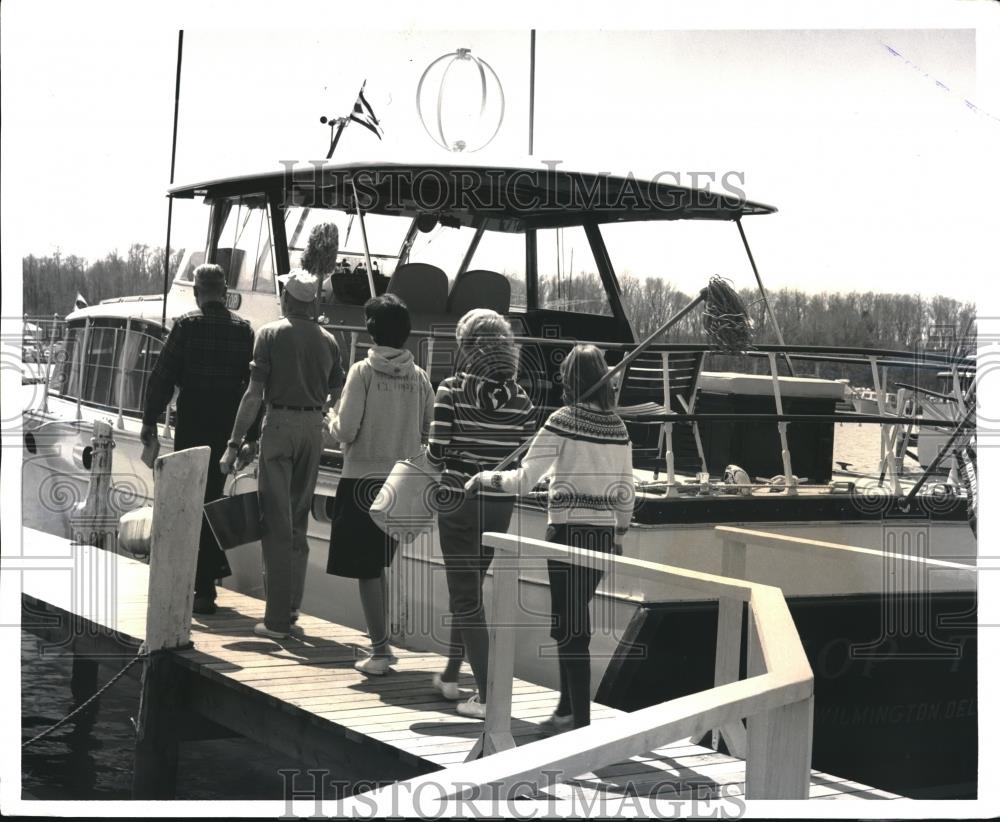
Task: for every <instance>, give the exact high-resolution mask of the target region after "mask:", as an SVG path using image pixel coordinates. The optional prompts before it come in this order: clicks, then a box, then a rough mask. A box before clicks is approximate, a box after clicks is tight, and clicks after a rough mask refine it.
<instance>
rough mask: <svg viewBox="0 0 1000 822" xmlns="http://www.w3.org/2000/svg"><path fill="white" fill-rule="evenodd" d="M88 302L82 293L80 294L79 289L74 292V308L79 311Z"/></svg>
mask: <svg viewBox="0 0 1000 822" xmlns="http://www.w3.org/2000/svg"><path fill="white" fill-rule="evenodd" d="M89 304H90V303H88V302H87V301H86V300H85V299H84V298H83V294H81V293H80V292H79V291H77V292H76V302H75V303H73V305H74V306H76V309H77V310H78V311H79V310H80V309H81V308H86V307H87V306H88V305H89Z"/></svg>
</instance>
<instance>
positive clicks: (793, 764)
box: [746, 599, 814, 799]
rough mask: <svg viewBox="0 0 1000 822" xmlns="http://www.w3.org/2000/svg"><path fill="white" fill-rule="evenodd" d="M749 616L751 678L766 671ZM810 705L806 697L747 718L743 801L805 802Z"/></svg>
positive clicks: (748, 663)
mask: <svg viewBox="0 0 1000 822" xmlns="http://www.w3.org/2000/svg"><path fill="white" fill-rule="evenodd" d="M751 602H753V600H752V599H751ZM749 614H750V618H749V621H748V625H747V676H750V677H753V676H759V675H761V674H764V673H767V667H766V665H765V662H764V653H763V649H762V648H761V638H760V634H759V632H758V629H757V625H756V620H755V618H754V615H753V608H750V609H749ZM813 701H814V698H813V696H812V695H810V696H809V697H808V698H806V699H803V700H800V701H799V702H793V703H791V704H790V705H783V706H781V707H779V708H772V709H771V710H769V711H761V712H758V713H755V714H751V715H750V716H749V717H747V757H746V762H747V770H746V797H747V799H808V798H809V777H810V773H811V766H812V734H813Z"/></svg>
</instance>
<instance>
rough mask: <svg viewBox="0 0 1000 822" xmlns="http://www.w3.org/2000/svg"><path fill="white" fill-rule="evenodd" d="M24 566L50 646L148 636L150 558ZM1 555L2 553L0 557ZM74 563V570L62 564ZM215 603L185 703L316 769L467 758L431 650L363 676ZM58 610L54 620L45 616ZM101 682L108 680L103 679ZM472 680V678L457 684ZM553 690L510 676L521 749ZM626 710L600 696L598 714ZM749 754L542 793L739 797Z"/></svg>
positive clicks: (234, 600)
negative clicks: (437, 684) (436, 679)
mask: <svg viewBox="0 0 1000 822" xmlns="http://www.w3.org/2000/svg"><path fill="white" fill-rule="evenodd" d="M24 540H25V545H24V550H23V551H22V552H21V555H20V557H18V558H15V559H18V560H22V561H21V562H13V563H11V562H7V561H5V565H7V566H8V568H9V570H20V575H21V589H22V608H23V619H24V623H23V627H24V628H25V630H28V631H31V632H32V633H35V634H37V635H39V636H42V637H43V638H46V639H48V640H49V641H67V640H68V641H71V642H72V643H73V647H74V651H75V653H77V654H84V655H90V656H97V657H101V658H102V660H103V661H104V662H105V663H107V669H106V672H107V673H108V675H110V673H112V670H111V669H112V668H114V669H115V670H117V668H118V667H119V666H120V664H121V663H122V662H123V661H125V659H126V658H127V657H128V656H129V655H131V654H134V653H135V651H136V650H137V649H138V647H139V645H140V644H141V642H142V639H143V637H144V636H145V628H146V596H147V587H148V576H149V573H148V571H149V569H148V566H147V565H145V564H143V563H141V562H138V561H136V560H133V559H130V558H127V557H124V556H120V555H115V554H111V553H109V552H105V551H101V550H99V549H96V548H91V547H80V546H73V545H71V543H69V541H68V540H65V539H62V538H59V537H54V536H51V535H48V534H44V533H41V532H37V531H31V530H28V529H25V531H24ZM5 560H6V558H5ZM66 572H68V573H66ZM218 605H219V610H218V612H217V613H216V614H214V615H212V616H196V617H195V619H194V621H193V623H192V632H191V639H192V642H193V647H191V648H188V649H185V650H178V651H175V652H173V653H172V656H173V658H174V659H175V660H176V662H177V663H178V665H179V667H180V669H182V670H183V671H184V672H185V674H186V676H187V680H186V693H187V694H188V699H189V707H190V708H192V709H193V710H195V711H196V712H197V713H199V714H200V715H201V716H203V717H210V718H211V719H212V721H214V722H216V723H218V724H221V725H223V726H225V727H227V728H229V729H231V730H232V731H235V732H237V733H240V734H243V735H244V736H247V737H249V738H251V739H254V740H255V741H258V742H259V743H261V744H263V745H266V746H268V747H269V748H271V749H272V750H274V751H276V752H278V753H281V754H286V755H288V756H289V757H294V759H295V760H297V761H298V762H301V763H307V764H308V765H309V766H310V767H320V768H324V767H326V768H329V767H330V765H331V763H338V762H339V763H348V762H350V763H354V764H358V763H369V767H371V768H377V769H378V771H377V772H372V773H370V774H368V779H369V780H370V781H371V782H379V783H382V784H384V783H385V782H387V781H394V780H396V779H405V778H409V777H411V776H416V775H419V774H422V773H429V772H432V771H435V770H438V769H440V768H446V767H448V766H450V765H455V764H458V763H460V762H462V761H463V760H464V759H465V758H466V756H467V754H468V753H469V751H470V750H471V748H472V746H473V744H474V743H475V741H476V739H477V737H478V734H479V731H480V729H481V726H482V723H480V722H478V721H474V720H469V719H465V718H463V717H460V716H458V715H457V714H456V713H455V709H454V704H453V703H449V702H447V701H445V700H444V699H442V698H441V697H440V695H439V694H438V693H437V692H436V691H435V690H434V689H433V687H432V685H431V676H432V674H433V673H434V672H436V671H440V670H441V669H442V668H443V667H444V659H443V658H442V657H441V656H440V655H438V654H435V653H427V652H418V651H410V650H403V649H398V650H397V656H398V657H399V663H398V665H396V666H395V670H394V671H393V672H391V673H390V674H388V675H387V676H384V677H366V676H364V675H362V674H360V673H358V672H357V671H355V670H354V668H353V664H354V662H355V660H356V659H358V658H359V657H360V656H361V655H362V654H363V649H365V648H367V647H368V640H367V637H366V635H365V634H364V633H362V632H360V631H357V630H355V629H352V628H349V627H345V626H342V625H337V624H334V623H331V622H328V621H326V620H323V619H320V618H318V617H313V616H307V615H303V616H302V618H301V620H300V624H301V626H302V628H303V630H304V636H302V637H300V638H294V637H290V638H289V639H287V640H282V641H273V640H269V639H263V638H260V637H257V636H255V635H254V633H253V626H254V624H255V623H256V622H258V621H259V620H260V619H261V618H262V616H263V609H264V603H263V602H262V601H261V600H259V599H255V598H253V597H249V596H245V595H243V594H239V593H236V592H234V591H230V590H225V589H223V590H221V591H220V595H219V600H218ZM53 617H55V619H53ZM103 679H106V677H102V680H103ZM460 682H461V683H462V684H464V686H465V687H467V688H471V687H472V677H471V676H470V675H468V674H466V673H463V675H462V678H461V680H460ZM557 698H558V694H557V693H556V692H554V691H552V690H550V689H548V688H545V687H542V686H540V685H535V684H533V683H530V682H527V681H524V680H521V679H515V680H514V686H513V705H512V732H513V736H514V738H515V740H516V742H517V744H518V745H524V744H527V743H529V742H531V741H533V740H535V739H539V738H541V736H542V731H541V730H540V728H539V723H540V722H541V721H542V720H544V719H545V718H547V717H548V716H549V715H550V714H551V713H552V710H553V708H554V707H555V704H556V701H557ZM621 714H622V712H620V711H617V710H615V709H612V708H609V707H607V706H604V705H599V704H596V703H595V704H594V705H593V707H592V721H593V722H594V723H598V722H605V721H613V720H614V719H615V718H616V717H618V716H620V715H621ZM745 773H746V763H745V761H743V760H741V759H737V758H734V757H732V756H727V755H725V754H722V753H719V752H717V751H714V750H711V749H709V748H706V747H703V746H700V745H695V744H692V743H691V742H690V741H688V740H680V741H677V742H675V743H673V744H670V745H667V746H664V747H662V748H659V749H657V750H655V751H651V752H649V753H647V754H645V755H642V756H635V757H632V758H630V759H629V760H627V761H624V762H621V763H618V764H615V765H612V766H609V767H606V768H602V769H600V770H599V771H597V772H596V773H587V774H581V775H579V776H578V777H576V778H575V779H573V780H569V781H567V782H565V783H561V784H560V785H558V786H556V787H554V788H551V789H549V790H550V791H551V793H552V794H553V795H556V796H559V795H564V793H565V792H566V791H568V790H575V791H577V792H579V791H583V792H584V793H587V794H598V793H601V794H605V795H607V794H608V793H611V794H616V793H622V794H624V793H625V792H630V793H631V794H632V795H635V794H636V793H638V795H646V794H648V793H650V792H655V793H656V795H658V796H663V795H664V794H665V793H666V794H668V795H669V796H670V797H671V798H678V799H684V798H690V797H696V798H698V799H703V798H709V797H719V796H725V797H735V796H741V795H742V794H743V790H744V782H745ZM809 796H810V798H817V799H819V798H822V799H850V798H864V799H874V798H879V799H892V798H897V797H896V796H895V795H894V794H891V793H888V792H886V791H881V790H878V789H875V788H871V787H868V786H866V785H862V784H859V783H856V782H852V781H849V780H845V779H841V778H839V777H836V776H831V775H829V774H825V773H821V772H818V771H812V774H811V779H810V788H809Z"/></svg>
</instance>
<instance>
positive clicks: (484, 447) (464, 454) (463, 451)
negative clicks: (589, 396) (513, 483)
mask: <svg viewBox="0 0 1000 822" xmlns="http://www.w3.org/2000/svg"><path fill="white" fill-rule="evenodd" d="M535 425H536V412H535V408H534V406H533V405H532V404H531V400H530V399H528V395H527V394H526V393H525V392H524V389H523V388H521V386H519V385H518V384H517V383H516V382H515V381H514V380H507V381H506V382H494V381H492V380H486V379H483V378H482V377H476V376H473V375H471V374H466V373H462V372H460V373H458V374H456V375H455V376H453V377H447V378H446V379H443V380H441V384H440V385H439V386H438V390H437V396H436V397H435V399H434V418H433V420H432V421H431V432H430V437H429V438H428V446H429V448H428V451H429V455H430V458H431V460H432V461H433V462H435V463H436V464H437V465H440V466H442V467H443V474H442V482H443V483H444V484H445V485H447V486H450V487H453V488H461V487H462V485H464V484H465V481H466V480H467V479H468V478H469V477H471V476H472V475H473V474H475V473H477V472H479V471H482V470H483V469H485V468H489V467H491V466H494V465H496V464H497V463H498V462H500V461H501V460H502V459H503V458H504V457H506V456H507V455H508V454H509V453H510V452H511V451H513V450H514V449H515V448H517V447H518V446H519V445H520V444H521V443H522V442H524V441H525V440H526V439H528V437H530V436H531V434H532V433H533V432H534V430H535Z"/></svg>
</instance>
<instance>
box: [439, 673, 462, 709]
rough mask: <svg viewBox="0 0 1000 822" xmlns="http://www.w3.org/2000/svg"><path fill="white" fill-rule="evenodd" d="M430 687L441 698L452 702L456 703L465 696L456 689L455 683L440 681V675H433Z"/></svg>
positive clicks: (460, 690) (456, 684)
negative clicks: (431, 686)
mask: <svg viewBox="0 0 1000 822" xmlns="http://www.w3.org/2000/svg"><path fill="white" fill-rule="evenodd" d="M431 685H433V686H434V688H435V689H436V690H437V691H438V692H439V693H440V694H441V696H443V697H444V698H445V699H449V700H451V701H452V702H457V701H458V700H460V699H461V698H462V697H464V696H467V694H466V692H465V691H463V690H462V689H461V688H459V687H458V683H457V682H446V681H445V680H443V679H441V674H434V678H433V679H432V680H431Z"/></svg>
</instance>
